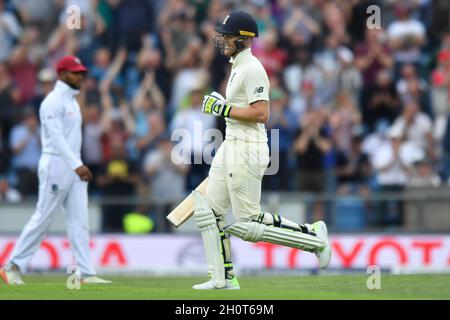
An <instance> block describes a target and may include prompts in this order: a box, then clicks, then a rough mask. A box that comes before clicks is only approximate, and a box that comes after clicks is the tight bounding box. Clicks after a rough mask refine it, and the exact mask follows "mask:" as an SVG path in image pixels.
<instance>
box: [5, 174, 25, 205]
mask: <svg viewBox="0 0 450 320" xmlns="http://www.w3.org/2000/svg"><path fill="white" fill-rule="evenodd" d="M21 200H22V197H21V195H20V192H19V191H18V190H16V189H14V188H12V187H11V186H10V185H9V183H8V180H7V179H6V178H5V177H2V176H0V203H2V202H20V201H21Z"/></svg>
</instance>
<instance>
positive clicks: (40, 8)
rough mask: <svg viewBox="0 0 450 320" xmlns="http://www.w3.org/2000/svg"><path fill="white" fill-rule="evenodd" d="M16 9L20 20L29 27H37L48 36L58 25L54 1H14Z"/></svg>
mask: <svg viewBox="0 0 450 320" xmlns="http://www.w3.org/2000/svg"><path fill="white" fill-rule="evenodd" d="M11 2H12V3H13V4H14V6H15V7H16V9H17V11H18V13H19V16H20V20H21V21H22V22H23V23H24V24H25V25H27V26H30V25H32V26H35V27H37V28H39V29H40V30H42V31H43V33H44V34H48V32H49V31H50V30H51V28H52V27H54V24H55V23H56V19H55V16H56V13H57V12H56V11H57V8H56V7H55V6H54V2H55V1H54V0H39V1H36V0H12V1H11Z"/></svg>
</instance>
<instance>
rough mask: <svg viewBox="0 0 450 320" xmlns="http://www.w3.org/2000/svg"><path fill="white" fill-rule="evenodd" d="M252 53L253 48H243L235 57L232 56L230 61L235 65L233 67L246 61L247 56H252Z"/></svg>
mask: <svg viewBox="0 0 450 320" xmlns="http://www.w3.org/2000/svg"><path fill="white" fill-rule="evenodd" d="M251 54H252V49H251V48H247V49H245V50H242V51H241V52H239V53H238V54H237V55H236V57H235V58H233V57H231V58H230V63H231V64H232V65H233V67H236V66H238V65H239V63H242V61H244V60H245V58H246V57H248V56H251Z"/></svg>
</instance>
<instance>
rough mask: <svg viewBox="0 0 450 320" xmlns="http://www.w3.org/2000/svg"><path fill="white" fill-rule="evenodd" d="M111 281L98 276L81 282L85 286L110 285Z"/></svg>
mask: <svg viewBox="0 0 450 320" xmlns="http://www.w3.org/2000/svg"><path fill="white" fill-rule="evenodd" d="M111 282H112V281H111V280H105V279H102V278H99V277H97V276H90V277H87V278H84V279H82V280H81V283H83V284H109V283H111Z"/></svg>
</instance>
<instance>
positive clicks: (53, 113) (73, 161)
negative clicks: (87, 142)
mask: <svg viewBox="0 0 450 320" xmlns="http://www.w3.org/2000/svg"><path fill="white" fill-rule="evenodd" d="M41 118H42V119H41V121H42V125H43V128H44V130H46V131H47V134H48V137H49V139H50V142H51V144H52V146H53V148H55V150H56V151H57V152H58V154H59V155H60V156H61V157H62V158H63V159H64V161H65V162H66V163H67V164H68V165H69V167H70V168H71V169H73V170H75V169H76V168H78V167H80V166H82V165H83V162H81V160H80V159H79V158H78V157H77V156H76V155H75V153H74V152H73V151H72V150H71V149H70V146H69V144H68V143H67V140H66V139H65V138H64V132H63V124H62V114H61V111H58V106H56V105H52V104H50V103H47V104H45V105H43V106H42V117H41Z"/></svg>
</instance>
